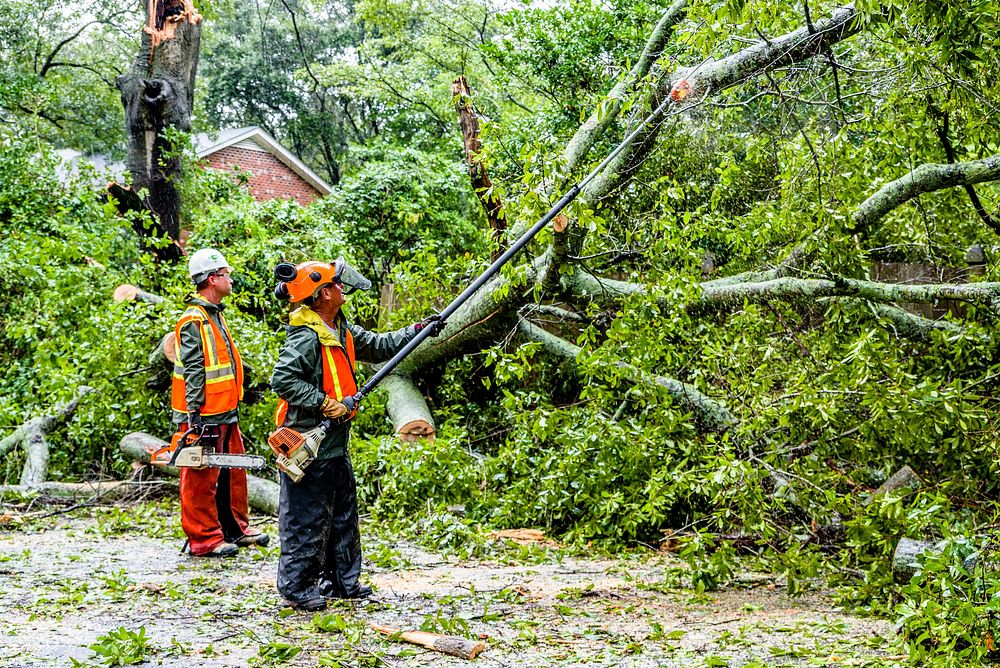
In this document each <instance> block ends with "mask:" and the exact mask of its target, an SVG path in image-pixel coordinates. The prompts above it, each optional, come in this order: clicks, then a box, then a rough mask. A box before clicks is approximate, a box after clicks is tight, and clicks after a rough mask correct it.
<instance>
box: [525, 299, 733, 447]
mask: <svg viewBox="0 0 1000 668" xmlns="http://www.w3.org/2000/svg"><path fill="white" fill-rule="evenodd" d="M517 328H518V331H519V332H520V333H521V334H522V335H523V336H524V337H526V338H527V339H529V340H531V341H536V342H538V343H541V344H542V348H543V349H544V350H545V351H546V352H547V353H549V354H550V355H552V356H554V357H557V358H559V359H562V360H564V361H566V362H569V363H571V364H572V365H574V366H575V365H576V358H577V355H579V354H580V351H581V348H579V347H578V346H575V345H573V344H572V343H570V342H569V341H566V340H565V339H561V338H559V337H558V336H556V335H554V334H550V333H549V332H547V331H545V330H544V329H542V328H541V327H539V326H538V325H535V324H533V323H532V322H530V321H528V320H526V319H524V318H520V319H519V320H518V324H517ZM615 367H616V368H618V369H619V370H621V371H622V372H624V374H625V376H626V378H628V379H629V380H631V381H632V382H634V383H637V384H640V385H646V386H648V387H654V388H657V389H660V390H664V391H665V392H666V393H667V394H668V395H669V396H670V398H671V399H672V400H673V401H674V403H675V404H677V405H678V406H680V407H681V408H682V409H684V410H686V411H689V412H690V413H691V414H692V415H694V417H695V419H696V420H698V422H699V424H701V425H702V426H703V427H704V428H705V429H706V430H707V431H718V432H725V431H728V430H729V429H731V428H732V427H733V426H735V425H736V418H735V417H734V416H733V414H732V413H730V412H729V411H728V410H727V409H726V407H725V406H723V405H722V404H720V403H719V402H717V401H715V400H714V399H710V398H709V397H707V396H706V395H704V394H702V393H701V392H700V391H698V389H697V388H695V387H694V386H692V385H688V384H687V383H682V382H681V381H679V380H675V379H673V378H667V377H665V376H659V375H656V374H650V373H647V372H645V371H643V370H641V369H637V368H635V367H633V366H631V365H629V364H625V363H624V362H617V363H616V364H615Z"/></svg>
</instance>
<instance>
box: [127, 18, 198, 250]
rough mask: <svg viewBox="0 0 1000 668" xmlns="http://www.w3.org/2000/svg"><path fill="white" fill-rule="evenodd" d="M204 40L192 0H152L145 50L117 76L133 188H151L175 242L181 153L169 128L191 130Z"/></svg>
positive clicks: (153, 204) (155, 208) (151, 202)
mask: <svg viewBox="0 0 1000 668" xmlns="http://www.w3.org/2000/svg"><path fill="white" fill-rule="evenodd" d="M200 42H201V16H200V15H199V14H198V12H197V11H196V10H195V8H194V5H193V4H192V3H191V2H190V0H148V3H147V7H146V26H145V28H143V35H142V45H141V46H140V48H139V53H138V54H137V55H136V58H135V60H134V61H133V63H132V67H131V68H130V69H129V70H128V72H126V73H125V74H124V75H122V76H120V77H118V79H117V80H116V83H117V85H118V89H119V90H120V91H121V95H122V104H123V105H124V106H125V125H126V134H127V137H128V158H127V162H128V170H129V173H130V174H131V175H132V192H134V193H138V192H139V191H142V190H145V191H146V192H148V193H149V195H148V199H147V201H146V202H145V203H144V204H146V205H148V207H149V209H150V210H151V211H152V212H153V213H154V214H155V216H156V219H157V220H158V221H159V224H160V226H161V227H162V231H163V232H164V233H165V234H166V235H167V236H168V237H169V239H171V240H173V241H175V242H176V241H178V240H179V239H180V227H181V201H180V194H179V193H178V191H177V187H176V182H177V179H178V178H179V177H180V174H181V158H180V151H179V149H180V147H179V146H175V145H174V144H173V142H172V141H171V140H170V139H169V138H168V137H167V132H168V130H179V131H181V132H190V130H191V110H192V107H193V104H194V84H195V75H196V73H197V70H198V50H199V46H200ZM113 194H114V193H113ZM119 201H121V198H119ZM154 232H155V230H154Z"/></svg>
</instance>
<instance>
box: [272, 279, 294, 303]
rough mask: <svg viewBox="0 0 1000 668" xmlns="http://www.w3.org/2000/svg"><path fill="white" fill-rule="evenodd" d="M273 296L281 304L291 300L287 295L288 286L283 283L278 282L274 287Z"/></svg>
mask: <svg viewBox="0 0 1000 668" xmlns="http://www.w3.org/2000/svg"><path fill="white" fill-rule="evenodd" d="M274 296H275V297H276V298H278V299H280V300H281V301H283V302H286V301H288V300H289V299H291V298H292V296H291V295H290V294H288V284H287V283H285V282H279V283H278V284H277V285H275V286H274Z"/></svg>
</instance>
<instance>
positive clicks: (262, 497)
mask: <svg viewBox="0 0 1000 668" xmlns="http://www.w3.org/2000/svg"><path fill="white" fill-rule="evenodd" d="M166 445H167V443H166V441H163V440H160V439H159V438H156V437H155V436H151V435H149V434H147V433H144V432H141V431H134V432H132V433H130V434H125V436H123V437H122V440H121V442H120V443H119V444H118V447H119V448H120V449H121V451H122V452H123V453H124V454H125V455H126V456H128V457H130V458H131V459H132V460H133V461H136V462H139V463H140V464H149V456H150V454H151V453H153V452H155V451H156V450H159V449H160V448H163V447H166ZM155 470H157V471H162V472H164V473H165V474H167V475H170V476H174V477H176V476H179V475H180V471H179V470H178V469H177V468H175V467H173V466H157V467H155ZM247 502H248V503H249V504H250V506H251V507H252V508H256V509H257V510H259V511H261V512H265V513H268V514H270V515H277V514H278V483H276V482H274V481H271V480H265V479H264V478H260V477H258V476H255V475H251V474H249V473H248V474H247Z"/></svg>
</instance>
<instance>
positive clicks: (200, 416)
mask: <svg viewBox="0 0 1000 668" xmlns="http://www.w3.org/2000/svg"><path fill="white" fill-rule="evenodd" d="M231 270H232V267H230V266H229V263H228V262H226V258H225V257H224V256H223V255H222V253H220V252H219V251H217V250H216V249H214V248H203V249H201V250H199V251H197V252H195V253H194V254H193V255H191V259H190V260H189V262H188V274H189V275H190V276H191V281H192V282H193V283H194V284H195V289H196V290H197V294H194V295H192V296H191V297H190V298H189V299H188V300H187V309H186V310H185V311H184V313H183V314H182V315H181V317H180V320H178V321H177V325H176V327H175V329H174V334H175V336H176V337H177V362H176V363H175V365H174V375H173V384H172V388H171V394H170V404H171V407H172V408H173V421H174V423H175V424H177V425H178V430H179V431H182V432H183V431H187V430H188V429H189V428H193V429H195V430H196V431H198V432H201V433H202V438H203V439H205V442H206V443H210V444H212V445H214V447H215V451H216V452H221V453H230V454H242V453H243V452H244V448H243V438H242V436H241V434H240V426H239V409H238V406H239V404H240V402H241V401H242V400H243V399H244V395H243V379H244V368H243V366H244V365H243V362H242V360H241V359H240V352H239V350H238V349H237V348H236V342H235V341H234V340H233V336H232V334H231V333H230V331H229V327H228V326H227V325H226V319H225V318H224V317H223V316H222V310H223V309H224V308H225V306H224V305H223V303H222V300H223V299H225V298H226V297H228V296H229V295H231V294H232V292H233V279H232V277H231V276H230V275H229V272H230V271H231ZM180 492H181V494H180V496H181V526H183V528H184V533H186V534H187V537H188V542H189V546H190V550H191V554H192V556H196V557H201V556H209V557H228V556H233V555H234V554H236V552H237V550H238V548H239V547H249V546H251V545H260V546H262V547H263V546H265V545H267V543H268V540H269V537H268V536H267V534H264V533H261V532H260V531H258V530H256V529H252V528H251V527H250V526H249V510H248V507H247V477H246V471H243V470H240V469H219V468H212V467H208V468H203V469H195V468H189V467H182V468H181V489H180Z"/></svg>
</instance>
